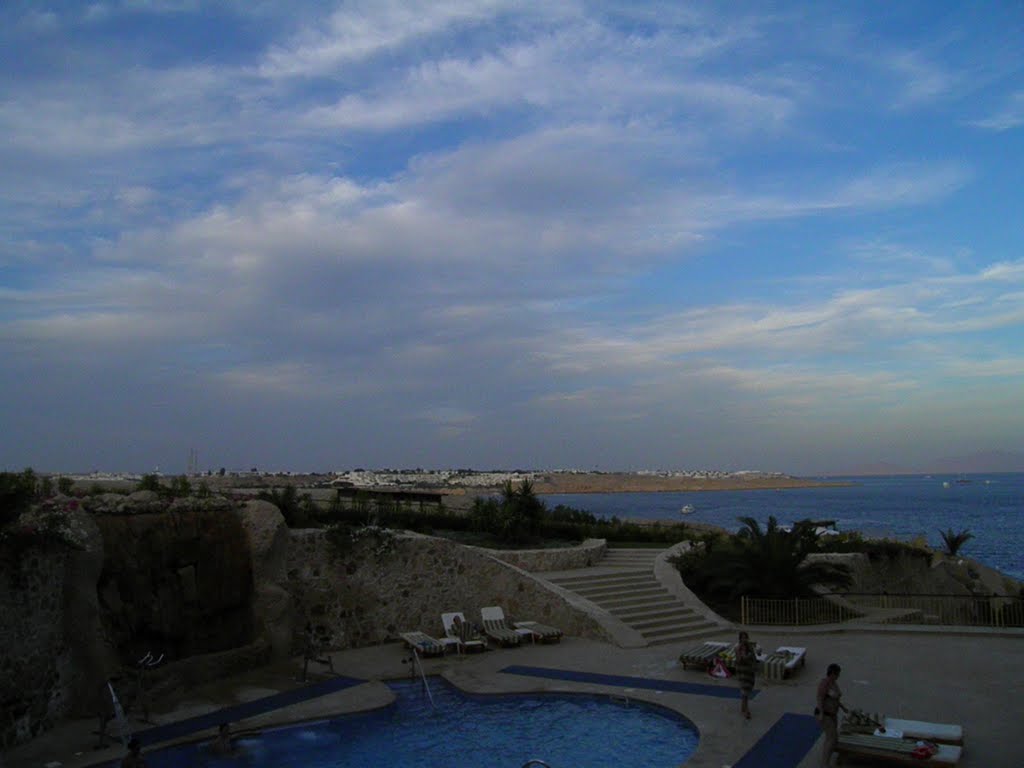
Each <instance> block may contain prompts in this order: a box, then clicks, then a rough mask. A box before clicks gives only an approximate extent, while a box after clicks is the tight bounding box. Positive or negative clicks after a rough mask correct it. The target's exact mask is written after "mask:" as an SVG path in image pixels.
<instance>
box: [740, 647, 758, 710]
mask: <svg viewBox="0 0 1024 768" xmlns="http://www.w3.org/2000/svg"><path fill="white" fill-rule="evenodd" d="M756 672H757V653H756V651H755V650H754V645H753V643H751V642H750V635H748V634H747V633H746V632H740V639H739V642H738V643H737V644H736V679H737V680H738V681H739V684H740V714H742V715H743V717H745V718H747V720H749V719H750V694H751V692H752V691H753V690H754V677H755V675H756Z"/></svg>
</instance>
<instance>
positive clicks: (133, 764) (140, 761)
mask: <svg viewBox="0 0 1024 768" xmlns="http://www.w3.org/2000/svg"><path fill="white" fill-rule="evenodd" d="M121 768H146V758H144V757H143V756H142V744H140V743H139V740H138V739H136V738H132V740H131V741H129V742H128V754H127V755H125V756H124V757H123V758H122V759H121Z"/></svg>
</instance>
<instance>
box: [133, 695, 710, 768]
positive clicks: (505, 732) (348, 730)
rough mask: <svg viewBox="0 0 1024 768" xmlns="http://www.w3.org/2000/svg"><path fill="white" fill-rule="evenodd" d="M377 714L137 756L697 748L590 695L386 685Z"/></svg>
mask: <svg viewBox="0 0 1024 768" xmlns="http://www.w3.org/2000/svg"><path fill="white" fill-rule="evenodd" d="M389 685H390V686H391V688H392V689H393V690H394V691H395V694H396V701H395V703H394V704H393V705H391V706H388V707H385V708H383V709H379V710H375V711H372V712H366V713H361V714H355V715H345V716H343V717H339V718H336V719H333V720H329V721H323V722H320V723H315V724H304V725H299V726H291V727H286V728H280V729H276V730H272V731H266V732H264V733H263V734H262V735H261V736H258V737H252V738H241V739H239V741H238V743H239V752H240V754H239V755H238V756H237V757H234V758H217V757H215V756H213V755H212V754H211V753H210V752H209V751H208V749H207V748H206V746H205V745H202V744H199V745H196V744H189V745H183V746H180V747H172V748H169V749H164V750H156V751H153V752H147V753H146V759H147V762H148V764H149V766H150V768H197V767H202V766H207V767H208V768H288V767H290V766H294V767H295V768H300V767H301V768H366V767H367V766H389V768H442V766H443V767H444V768H447V767H448V766H452V765H460V766H487V767H488V768H520V766H522V765H523V763H525V762H526V761H527V760H529V759H531V758H539V759H542V760H544V761H545V762H547V763H548V764H549V765H550V766H552V768H569V767H570V766H571V768H607V766H612V765H614V766H616V767H617V768H676V767H677V766H679V765H681V764H683V763H685V762H686V761H687V760H688V759H689V757H690V755H692V754H693V752H694V750H695V749H696V748H697V743H698V734H697V729H696V727H695V726H694V725H693V724H692V723H691V722H690V721H689V720H687V719H686V718H684V717H681V716H680V715H678V714H676V713H675V712H672V711H671V710H668V709H664V708H662V707H656V706H652V705H648V704H643V703H640V702H636V701H629V702H628V704H623V703H620V702H617V701H614V700H611V699H609V698H607V697H598V696H591V695H563V694H557V695H555V694H531V695H504V696H469V695H467V694H464V693H462V692H460V691H458V690H456V689H455V688H453V687H452V686H450V685H448V684H447V683H445V682H444V681H443V680H441V679H439V678H431V680H430V691H431V693H432V695H433V700H434V705H435V706H434V707H433V708H432V707H431V704H430V700H429V699H428V697H427V695H426V694H425V693H424V692H423V686H422V683H412V682H397V683H390V684H389Z"/></svg>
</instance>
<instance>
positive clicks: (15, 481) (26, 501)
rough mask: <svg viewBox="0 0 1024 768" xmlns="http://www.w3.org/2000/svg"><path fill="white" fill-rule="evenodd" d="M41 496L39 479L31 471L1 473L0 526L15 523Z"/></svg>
mask: <svg viewBox="0 0 1024 768" xmlns="http://www.w3.org/2000/svg"><path fill="white" fill-rule="evenodd" d="M38 496H39V479H38V477H37V476H36V473H35V472H34V471H33V470H31V469H25V470H23V471H22V472H0V526H3V525H6V524H7V523H10V522H13V521H14V520H17V519H18V516H19V515H21V514H22V513H23V512H25V511H27V510H28V508H29V506H30V505H31V504H32V502H33V501H35V500H36V499H37V498H38Z"/></svg>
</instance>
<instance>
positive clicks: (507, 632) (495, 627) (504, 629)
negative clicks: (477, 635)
mask: <svg viewBox="0 0 1024 768" xmlns="http://www.w3.org/2000/svg"><path fill="white" fill-rule="evenodd" d="M480 619H481V621H482V622H483V625H484V634H485V635H487V637H488V638H490V639H491V640H493V641H494V642H496V643H498V644H499V645H504V646H506V647H510V646H515V645H519V642H520V641H521V640H522V635H520V634H519V633H518V632H516V630H515V629H513V628H512V627H511V626H509V624H508V622H507V621H505V614H504V612H503V611H502V610H501V608H497V607H491V608H481V609H480ZM523 634H528V633H526V632H524V633H523Z"/></svg>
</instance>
